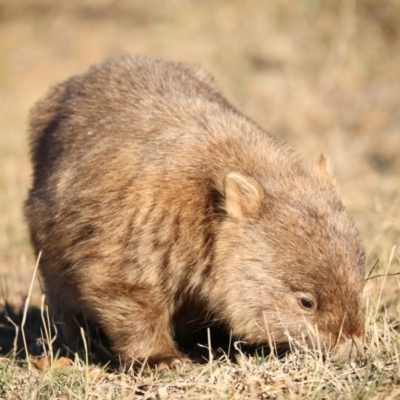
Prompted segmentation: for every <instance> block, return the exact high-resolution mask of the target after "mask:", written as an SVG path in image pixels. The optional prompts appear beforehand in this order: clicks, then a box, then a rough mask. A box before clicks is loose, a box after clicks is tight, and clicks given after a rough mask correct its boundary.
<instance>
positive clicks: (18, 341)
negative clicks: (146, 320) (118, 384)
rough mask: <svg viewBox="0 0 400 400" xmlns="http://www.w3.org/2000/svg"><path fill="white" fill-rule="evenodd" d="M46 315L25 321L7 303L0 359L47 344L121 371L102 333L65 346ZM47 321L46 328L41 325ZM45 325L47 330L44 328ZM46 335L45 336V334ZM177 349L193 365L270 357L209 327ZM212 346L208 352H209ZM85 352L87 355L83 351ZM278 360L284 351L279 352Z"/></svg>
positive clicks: (0, 323)
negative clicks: (188, 358) (253, 357)
mask: <svg viewBox="0 0 400 400" xmlns="http://www.w3.org/2000/svg"><path fill="white" fill-rule="evenodd" d="M47 318H48V317H47V315H46V314H43V313H42V310H41V309H40V308H38V307H33V306H32V307H29V308H28V310H27V313H26V317H25V323H24V327H23V331H24V333H25V342H24V337H23V334H22V324H23V321H24V312H23V309H16V308H14V307H13V306H11V305H10V304H8V303H5V305H4V306H3V307H2V309H1V310H0V356H3V357H15V358H16V359H17V360H21V361H23V360H25V359H26V356H27V353H28V354H29V355H30V356H31V357H32V356H33V357H40V356H43V355H44V354H45V353H46V351H48V350H49V342H52V343H51V346H52V351H53V354H58V355H62V356H67V357H70V358H72V359H73V358H74V357H75V354H77V355H78V356H79V357H80V358H81V359H82V360H85V359H86V356H87V358H88V361H89V363H92V364H100V365H103V366H106V365H107V366H108V368H110V369H112V370H115V369H119V368H120V364H119V361H118V359H117V358H116V357H115V356H113V354H112V352H111V350H110V343H109V341H108V339H107V338H106V336H105V335H104V333H103V332H101V331H99V330H98V329H93V328H92V327H86V328H88V329H87V331H88V332H90V334H89V335H87V334H85V342H86V346H84V344H83V341H82V338H77V340H76V343H75V344H73V345H71V343H69V344H68V345H67V343H66V341H65V340H63V337H62V334H61V332H60V329H57V328H56V327H55V326H54V324H53V325H52V327H51V328H50V330H49V328H48V322H47V321H48V319H47ZM43 320H44V321H45V322H46V325H45V324H44V323H43ZM45 326H46V329H45V328H44V327H45ZM46 332H47V334H46ZM175 339H176V341H177V343H178V345H179V347H180V349H181V350H182V351H183V352H184V353H185V354H187V355H188V356H189V357H190V358H191V359H192V360H193V361H194V362H196V363H201V364H203V363H207V362H209V356H210V352H211V354H212V356H213V358H214V359H219V358H220V357H224V358H226V357H227V358H229V359H230V360H231V361H233V362H234V361H235V359H236V356H237V354H238V353H239V352H241V353H244V354H245V355H250V356H256V357H258V358H260V359H263V358H265V357H267V356H268V355H269V354H270V350H269V349H268V348H265V347H264V348H256V347H254V346H249V345H247V344H245V343H243V342H236V341H234V340H233V339H232V337H231V336H230V334H229V333H228V332H227V331H226V330H225V329H224V328H222V327H215V326H214V327H210V328H209V330H208V329H206V328H203V329H199V330H197V331H195V332H192V333H191V335H189V336H188V337H185V336H179V335H177V337H176V338H175ZM210 345H211V351H210ZM85 347H86V349H87V354H86V352H85ZM277 353H278V354H277V355H278V357H280V356H282V355H284V354H285V353H286V351H285V350H284V349H283V350H279V351H278V352H277Z"/></svg>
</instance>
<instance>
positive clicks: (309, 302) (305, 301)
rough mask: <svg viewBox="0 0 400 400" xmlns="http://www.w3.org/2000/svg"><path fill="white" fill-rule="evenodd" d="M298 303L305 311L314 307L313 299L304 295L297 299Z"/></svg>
mask: <svg viewBox="0 0 400 400" xmlns="http://www.w3.org/2000/svg"><path fill="white" fill-rule="evenodd" d="M299 303H300V305H301V306H302V307H303V308H304V309H305V310H307V311H311V310H313V309H314V306H315V304H314V301H313V300H310V299H306V298H304V297H303V298H300V299H299Z"/></svg>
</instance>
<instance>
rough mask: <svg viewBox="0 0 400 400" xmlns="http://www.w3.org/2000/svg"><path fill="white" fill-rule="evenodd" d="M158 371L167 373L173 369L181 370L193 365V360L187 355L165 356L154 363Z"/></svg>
mask: <svg viewBox="0 0 400 400" xmlns="http://www.w3.org/2000/svg"><path fill="white" fill-rule="evenodd" d="M154 365H155V367H156V369H157V371H158V372H160V373H162V374H165V373H168V372H169V371H171V370H176V371H179V372H181V371H182V370H184V369H185V368H187V367H189V366H190V365H191V361H190V360H189V359H188V358H186V357H165V358H162V359H159V360H157V362H155V363H154Z"/></svg>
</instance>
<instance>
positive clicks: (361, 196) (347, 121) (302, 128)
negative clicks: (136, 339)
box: [0, 0, 400, 399]
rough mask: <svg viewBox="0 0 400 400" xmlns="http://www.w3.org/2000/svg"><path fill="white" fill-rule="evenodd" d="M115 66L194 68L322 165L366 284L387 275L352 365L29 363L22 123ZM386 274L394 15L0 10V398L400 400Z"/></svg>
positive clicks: (382, 10)
mask: <svg viewBox="0 0 400 400" xmlns="http://www.w3.org/2000/svg"><path fill="white" fill-rule="evenodd" d="M121 51H126V52H132V53H138V54H144V55H149V56H157V57H164V58H168V59H173V60H180V61H188V62H194V63H198V64H201V65H202V66H204V67H205V68H206V69H208V70H209V71H210V72H212V73H213V74H214V75H215V77H216V78H217V81H218V83H219V86H220V88H221V89H222V92H223V93H225V94H226V95H227V97H228V98H229V99H230V100H231V102H232V103H233V104H235V105H236V106H237V107H238V108H239V109H240V110H241V111H243V112H244V113H245V114H248V115H250V116H251V117H252V118H254V120H255V121H257V122H258V123H259V124H260V125H261V126H263V127H265V128H267V129H268V130H269V131H270V132H272V133H273V134H274V135H275V136H276V137H278V138H280V139H283V140H287V141H288V142H290V143H292V144H293V146H295V147H296V148H297V149H298V151H299V153H300V154H301V155H302V156H303V157H304V158H306V159H311V157H313V156H314V155H315V154H316V153H318V152H321V151H323V152H326V153H328V154H329V155H330V157H331V159H332V161H333V164H334V167H335V175H336V178H337V180H338V182H339V184H340V187H341V190H342V193H343V200H344V202H345V204H346V206H347V207H348V209H349V211H350V213H351V215H352V216H353V217H354V219H355V221H356V224H357V225H358V227H359V229H360V231H361V235H362V237H363V240H364V243H365V247H366V251H367V269H368V273H369V272H370V271H371V270H372V268H373V266H374V265H375V268H374V270H373V271H372V275H382V276H381V277H377V278H375V279H371V280H369V281H368V282H367V284H366V290H365V312H366V315H367V319H366V342H365V356H364V357H363V358H362V359H359V360H356V361H354V362H351V363H348V364H345V365H341V366H338V365H332V364H329V363H327V362H323V361H321V360H320V359H319V358H318V357H315V356H313V355H312V354H307V353H300V352H293V353H291V354H288V355H286V356H285V357H283V358H281V359H277V358H275V357H274V356H270V357H263V356H262V355H260V354H254V353H246V354H241V353H238V355H237V357H236V359H233V360H232V359H227V357H225V356H224V355H223V354H222V353H219V352H218V351H216V350H215V349H214V352H213V349H210V358H209V360H208V361H207V362H205V363H204V364H201V365H195V366H193V367H192V368H190V369H188V370H186V371H183V372H176V371H173V372H171V373H169V374H167V375H164V376H161V375H159V374H157V373H154V372H152V371H150V370H148V369H147V368H143V369H142V370H140V371H137V372H135V373H121V372H118V371H115V370H114V371H110V370H109V369H107V368H106V367H105V366H104V365H102V364H93V363H90V362H87V360H86V355H87V354H85V349H84V348H83V351H82V354H81V355H80V358H78V356H77V357H76V359H75V360H73V362H72V363H71V364H72V365H65V366H63V363H62V361H63V360H64V361H65V359H61V361H59V362H58V363H57V362H55V363H54V364H53V366H52V367H51V368H44V367H43V365H42V364H40V363H38V362H37V358H35V357H37V356H40V355H41V354H42V353H43V351H44V349H45V350H47V349H48V348H49V341H51V339H52V338H51V336H52V334H51V333H49V332H48V318H47V315H46V309H45V306H44V305H43V303H42V296H41V291H40V286H39V283H38V280H37V279H34V280H33V287H32V293H31V296H30V298H29V299H28V300H29V302H27V301H26V299H27V295H28V292H29V288H30V283H31V280H32V277H33V271H34V266H35V259H34V257H33V255H32V252H31V248H30V245H29V240H28V235H27V229H26V226H25V223H24V221H23V216H22V213H21V207H22V203H23V201H24V198H25V197H26V193H27V190H28V187H29V184H30V173H31V169H30V165H29V158H28V146H27V132H26V126H27V115H28V110H29V108H30V107H31V106H32V105H33V103H34V102H35V101H36V100H37V99H38V98H40V97H41V96H43V94H45V93H46V91H47V89H48V88H49V87H50V86H51V85H53V84H55V83H57V82H59V81H61V80H63V79H65V78H67V77H68V76H70V75H72V74H76V73H80V72H83V71H84V70H86V69H87V68H88V66H89V65H90V64H92V63H94V62H97V61H99V60H101V59H103V58H105V57H106V56H109V55H112V54H115V53H118V52H121ZM396 273H400V1H399V0H384V1H379V0H341V1H339V0H338V1H327V0H325V1H318V0H298V1H290V0H259V1H256V0H246V1H244V0H243V1H240V0H215V1H211V0H187V1H185V0H180V1H179V0H170V1H156V0H135V1H134V0H132V1H128V0H121V1H118V0H80V1H79V0H69V1H65V2H61V1H60V2H56V1H54V0H0V290H1V291H0V295H1V298H0V398H7V399H25V398H30V399H36V398H43V399H48V398H65V399H67V398H68V399H69V398H71V399H72V398H85V399H97V398H101V399H102V398H110V399H114V398H115V399H117V398H149V399H150V398H159V399H164V398H185V399H188V398H193V399H211V398H215V399H220V398H227V399H231V398H265V399H268V398H271V399H275V398H277V399H279V398H289V399H297V398H304V399H308V398H312V399H322V398H324V399H326V398H335V399H383V398H385V399H390V398H393V399H394V398H400V323H399V311H400V309H399V299H400V281H399V277H398V276H396V275H395V274H396ZM391 274H392V275H391ZM393 274H394V275H393ZM25 304H26V305H27V306H26V308H25V312H24V305H25ZM22 333H25V334H24V335H22ZM211 340H212V339H211ZM27 351H28V353H29V354H30V355H29V356H28V355H27ZM49 355H50V356H51V357H53V356H54V357H55V356H56V354H54V352H53V351H51V352H49ZM42 361H43V360H42ZM67 364H68V363H67ZM61 367H62V368H61Z"/></svg>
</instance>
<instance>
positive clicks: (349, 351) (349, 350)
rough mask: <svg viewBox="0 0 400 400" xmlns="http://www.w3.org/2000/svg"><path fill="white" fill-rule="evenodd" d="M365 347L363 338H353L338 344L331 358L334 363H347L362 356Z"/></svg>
mask: <svg viewBox="0 0 400 400" xmlns="http://www.w3.org/2000/svg"><path fill="white" fill-rule="evenodd" d="M363 347H364V346H363V340H362V339H361V338H358V337H352V338H350V339H346V340H345V341H344V342H342V343H338V344H337V345H336V346H335V348H334V349H333V351H332V354H331V355H330V357H329V358H330V360H331V361H332V362H334V363H345V362H347V361H349V360H352V359H353V358H356V357H359V356H360V355H362V353H363Z"/></svg>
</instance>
